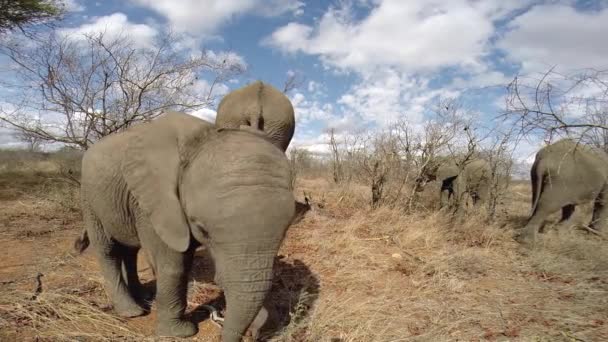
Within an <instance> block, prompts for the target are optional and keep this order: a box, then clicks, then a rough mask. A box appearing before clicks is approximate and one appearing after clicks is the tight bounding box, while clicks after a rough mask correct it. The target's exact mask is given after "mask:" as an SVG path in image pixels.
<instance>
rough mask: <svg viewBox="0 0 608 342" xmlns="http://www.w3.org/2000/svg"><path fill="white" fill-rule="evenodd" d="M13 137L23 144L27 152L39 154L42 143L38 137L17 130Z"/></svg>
mask: <svg viewBox="0 0 608 342" xmlns="http://www.w3.org/2000/svg"><path fill="white" fill-rule="evenodd" d="M13 136H14V137H15V138H16V139H17V140H19V141H21V142H22V143H24V144H25V146H26V149H27V150H28V151H29V152H39V151H40V149H41V147H42V145H43V143H44V141H43V140H42V139H41V138H40V137H39V136H38V135H36V134H32V133H30V132H28V131H23V130H17V131H15V132H14V133H13Z"/></svg>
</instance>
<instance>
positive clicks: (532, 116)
mask: <svg viewBox="0 0 608 342" xmlns="http://www.w3.org/2000/svg"><path fill="white" fill-rule="evenodd" d="M507 91H508V93H507V97H506V102H505V107H506V108H505V113H503V114H502V115H501V117H502V118H504V119H506V120H507V121H509V122H511V123H513V124H514V125H516V126H517V127H518V128H519V130H520V134H522V135H541V136H543V137H544V138H545V140H548V141H551V140H552V139H553V138H554V137H559V136H568V137H572V138H578V139H581V140H583V141H585V142H587V143H592V144H594V145H596V146H598V147H600V148H604V149H606V150H608V147H607V146H608V144H607V143H608V119H606V118H607V117H608V71H607V70H593V69H586V70H579V71H575V72H573V73H571V74H562V73H559V72H558V71H556V68H551V69H549V70H548V71H547V72H545V73H543V74H542V75H541V76H540V77H539V78H533V77H520V76H518V77H516V78H515V79H514V80H513V81H512V82H511V83H510V84H509V86H508V87H507Z"/></svg>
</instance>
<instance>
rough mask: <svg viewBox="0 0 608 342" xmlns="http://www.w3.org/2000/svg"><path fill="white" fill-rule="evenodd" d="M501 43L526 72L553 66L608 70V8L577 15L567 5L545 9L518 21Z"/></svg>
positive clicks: (573, 9) (539, 8)
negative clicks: (607, 42) (607, 68)
mask: <svg viewBox="0 0 608 342" xmlns="http://www.w3.org/2000/svg"><path fill="white" fill-rule="evenodd" d="M508 28H509V31H508V32H507V33H506V34H505V35H504V38H503V39H502V40H501V41H500V42H499V43H498V47H500V48H501V49H503V50H504V51H505V52H506V53H507V54H508V56H509V57H510V59H512V60H513V61H515V62H519V63H521V65H522V69H523V71H524V72H530V71H544V70H547V69H548V68H549V67H550V66H553V65H556V64H557V65H559V66H562V67H565V68H602V67H604V68H605V67H606V66H608V61H607V60H606V56H608V44H605V41H606V32H608V8H604V9H602V10H599V11H594V12H587V11H585V12H583V11H577V10H576V9H575V8H573V7H570V6H566V5H542V6H536V7H534V8H532V9H531V10H530V11H528V12H526V13H524V14H522V15H520V16H519V17H517V18H515V19H514V20H513V21H512V22H510V23H509V25H508Z"/></svg>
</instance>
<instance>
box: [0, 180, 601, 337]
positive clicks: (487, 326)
mask: <svg viewBox="0 0 608 342" xmlns="http://www.w3.org/2000/svg"><path fill="white" fill-rule="evenodd" d="M18 174H19V173H18ZM21 174H23V172H22V173H21ZM2 177H5V178H2ZM6 177H9V178H10V177H13V178H14V177H15V175H14V174H13V175H8V176H7V173H4V174H1V173H0V182H3V183H2V185H3V187H2V188H0V189H1V193H2V194H6V193H8V192H11V191H13V192H11V194H12V195H11V196H6V195H3V196H0V202H1V205H0V211H1V212H0V215H4V216H3V217H6V219H0V278H1V279H0V282H2V283H0V340H35V339H36V338H38V339H39V340H49V341H56V340H66V341H67V340H69V341H73V340H79V341H81V340H91V341H98V340H113V341H116V340H125V341H133V340H147V339H150V340H151V339H152V338H153V332H154V316H155V315H154V310H153V312H152V314H151V315H149V316H146V317H141V318H137V319H131V320H123V319H119V318H117V317H116V316H114V315H113V314H112V311H111V310H110V308H108V307H107V299H106V298H105V295H104V292H103V288H102V286H101V284H100V279H101V278H100V275H99V272H98V269H97V265H96V263H95V260H94V259H93V257H92V255H91V254H92V253H90V252H86V253H85V254H84V255H83V256H78V257H75V256H73V255H71V253H70V252H69V251H70V246H71V243H72V241H73V238H75V237H76V235H77V234H78V231H79V229H80V226H81V222H80V218H79V216H78V213H77V212H76V213H75V212H73V211H72V210H71V209H69V207H70V205H67V206H66V205H64V204H62V202H61V200H58V199H60V198H64V197H66V193H62V191H66V190H65V188H62V186H61V185H58V184H59V183H57V184H55V185H53V186H52V189H55V190H53V191H49V190H48V189H47V190H44V189H45V184H46V186H49V185H48V182H45V181H41V180H40V176H31V178H27V179H30V180H32V181H31V182H29V183H28V182H25V183H24V182H22V181H14V182H10V181H7V180H6ZM27 177H30V176H27ZM45 177H46V176H45ZM2 179H4V180H3V181H2ZM24 179H25V178H24ZM61 189H63V190H61ZM17 190H18V191H17ZM302 191H306V193H307V194H310V195H311V197H312V200H313V203H314V206H315V209H314V211H312V212H310V213H309V214H308V215H307V216H306V217H305V218H304V220H302V221H301V222H300V223H299V224H298V225H297V226H294V227H292V228H291V229H290V230H289V232H288V235H287V238H286V240H285V242H284V244H283V246H282V248H281V251H280V253H279V258H277V263H276V271H275V281H274V284H273V290H272V294H271V296H270V297H269V299H268V302H267V306H268V307H269V308H270V309H271V311H272V312H271V317H272V318H273V320H274V321H275V323H276V324H275V326H274V327H273V328H272V329H268V330H267V331H266V335H267V336H269V338H270V340H272V341H345V342H346V341H349V342H350V341H502V340H509V341H600V340H607V339H608V262H607V261H608V248H607V246H606V243H607V242H606V241H604V240H601V239H599V238H598V237H596V236H594V235H590V234H587V233H585V232H582V231H578V230H573V231H566V232H557V231H555V230H552V229H550V227H548V228H547V229H546V233H545V234H542V235H541V243H540V244H539V246H537V247H536V248H534V249H528V248H522V247H521V246H519V245H518V244H517V243H515V242H514V241H513V239H512V236H513V234H514V233H515V231H516V230H517V229H518V228H520V227H521V225H522V224H523V223H524V222H525V218H526V216H527V215H528V212H529V207H530V204H529V200H530V194H529V185H528V184H527V183H517V184H514V185H513V186H511V188H510V189H509V193H508V194H507V196H506V198H505V201H504V203H503V204H502V205H501V207H500V208H499V216H498V218H497V219H496V221H495V222H492V223H488V222H486V220H485V216H484V215H483V213H478V212H474V211H469V212H468V213H467V214H466V215H464V216H462V217H451V216H449V215H446V214H443V213H438V212H436V211H431V210H428V211H427V210H421V211H419V212H417V213H414V214H409V215H405V214H403V211H402V210H400V209H394V208H387V207H380V208H378V209H376V210H370V209H369V191H368V189H367V188H366V187H364V186H361V185H357V184H349V185H334V184H331V183H330V182H328V181H327V180H325V179H323V178H318V177H317V178H312V179H306V178H305V179H299V180H298V184H297V191H296V195H297V196H298V197H301V196H302ZM68 193H69V192H68ZM70 196H71V195H70ZM424 196H431V197H429V198H432V194H430V195H429V194H423V201H426V200H427V199H426V197H424ZM67 197H69V196H67ZM68 202H69V200H68ZM425 203H426V202H425ZM431 204H432V203H431ZM66 207H67V208H68V209H66ZM589 210H590V209H589V207H585V208H582V210H577V213H576V214H575V215H576V219H577V220H578V221H579V222H585V221H586V220H588V219H589V214H590V212H589ZM556 217H557V216H556ZM208 266H209V262H208V260H207V259H204V258H198V259H197V260H196V261H195V268H196V270H195V272H194V273H195V274H194V279H195V281H194V282H193V283H192V285H191V289H190V294H191V295H190V297H189V301H190V306H189V307H190V308H192V309H193V308H195V307H197V306H198V305H200V304H204V303H210V302H212V303H216V304H218V303H219V304H220V305H221V301H222V299H221V295H220V291H219V289H218V288H217V287H216V286H214V285H212V284H208V283H207V281H208V280H209V279H210V277H209V274H208ZM141 269H142V272H141V274H140V276H141V277H142V279H144V280H146V281H150V280H152V276H151V274H150V273H149V270H147V269H146V265H145V263H142V267H141ZM38 272H42V273H44V274H45V276H44V277H43V278H42V281H43V288H42V292H40V293H39V294H38V296H37V297H36V299H32V296H33V294H34V293H35V291H34V289H35V287H36V286H35V285H36V282H35V275H36V274H37V273H38ZM196 315H198V313H196V312H195V313H194V316H196ZM201 315H202V316H203V317H202V318H201V319H205V318H206V316H205V315H204V314H202V313H201ZM199 326H200V327H201V332H200V333H199V334H198V335H197V337H196V338H195V340H200V341H207V340H208V341H218V336H219V335H218V334H219V330H218V329H217V328H215V326H213V325H212V324H210V323H209V321H208V320H204V321H203V322H201V323H200V324H199ZM168 340H171V339H168Z"/></svg>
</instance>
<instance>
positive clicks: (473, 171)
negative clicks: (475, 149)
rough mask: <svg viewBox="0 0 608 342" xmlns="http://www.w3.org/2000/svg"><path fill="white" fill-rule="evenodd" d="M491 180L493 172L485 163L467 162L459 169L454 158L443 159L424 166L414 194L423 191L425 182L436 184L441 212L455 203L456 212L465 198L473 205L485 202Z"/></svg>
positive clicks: (480, 160)
mask: <svg viewBox="0 0 608 342" xmlns="http://www.w3.org/2000/svg"><path fill="white" fill-rule="evenodd" d="M461 169H462V170H461ZM491 178H492V169H491V167H490V164H489V163H488V162H487V161H486V160H484V159H475V160H470V161H466V162H465V163H464V165H459V164H458V163H457V162H456V161H455V160H454V158H449V157H443V158H437V160H435V161H432V162H430V163H428V164H427V165H426V166H425V168H424V169H423V171H422V175H421V176H420V177H418V178H417V179H416V190H418V191H422V189H423V187H422V184H423V183H425V182H429V181H434V180H439V181H440V182H441V190H440V200H439V203H440V207H441V208H444V207H447V206H451V205H454V204H455V203H457V205H458V207H459V208H460V207H462V206H463V205H464V203H465V197H464V196H465V195H467V194H468V195H469V196H470V197H471V199H472V200H473V205H480V204H482V203H485V202H486V201H487V199H488V195H489V190H490V181H491Z"/></svg>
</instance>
